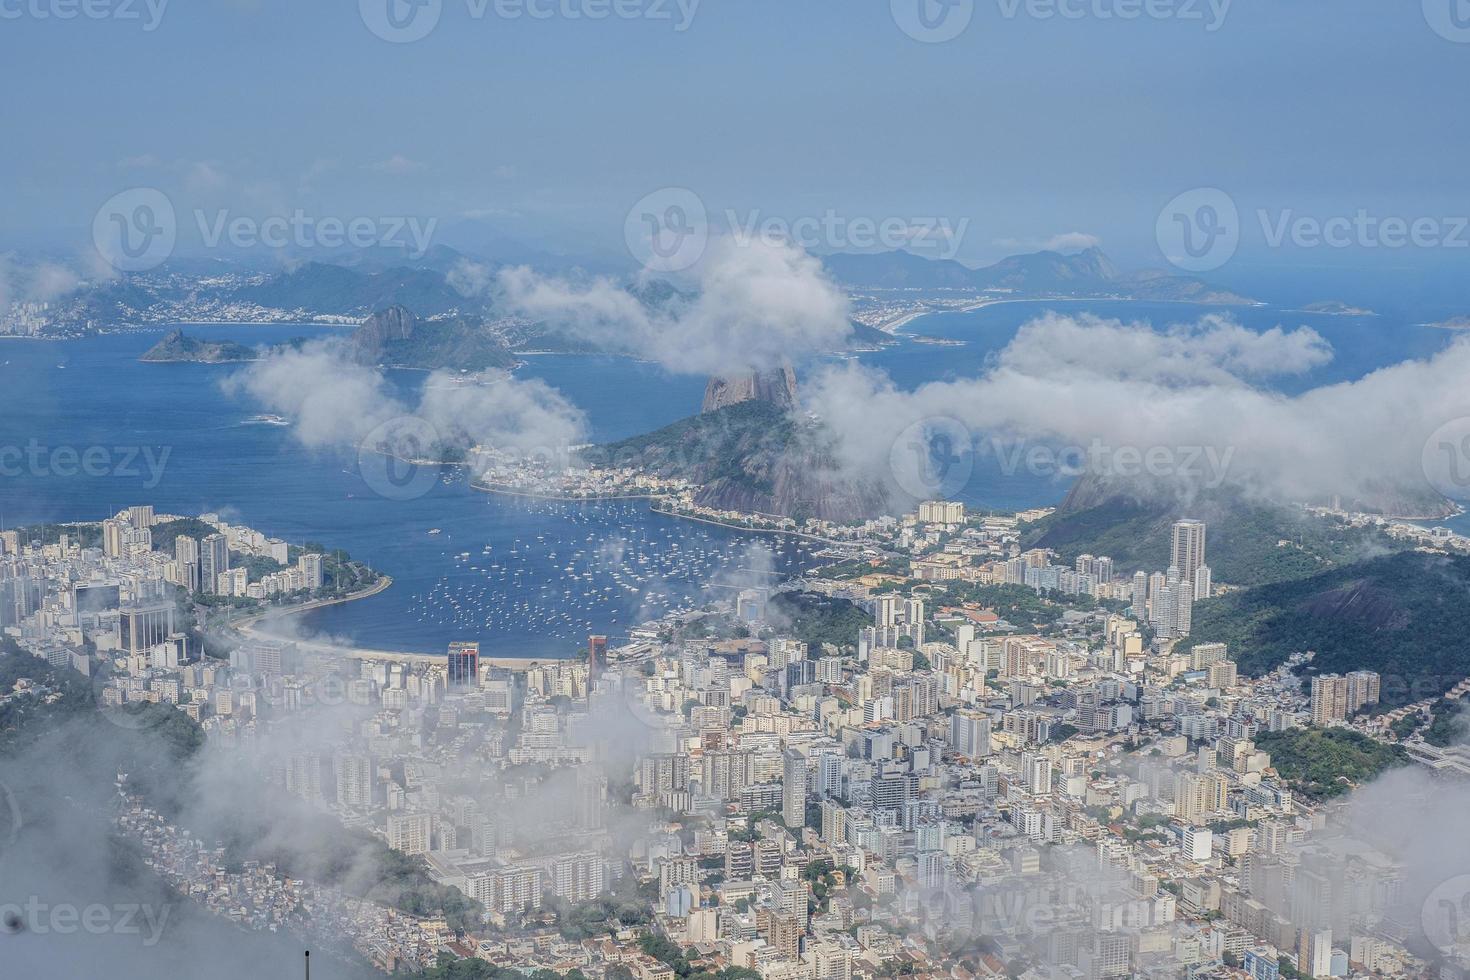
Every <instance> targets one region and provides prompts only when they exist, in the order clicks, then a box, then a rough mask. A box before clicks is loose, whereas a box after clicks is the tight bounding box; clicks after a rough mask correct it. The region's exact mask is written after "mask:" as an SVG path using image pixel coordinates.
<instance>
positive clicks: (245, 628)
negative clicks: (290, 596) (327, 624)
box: [229, 574, 393, 634]
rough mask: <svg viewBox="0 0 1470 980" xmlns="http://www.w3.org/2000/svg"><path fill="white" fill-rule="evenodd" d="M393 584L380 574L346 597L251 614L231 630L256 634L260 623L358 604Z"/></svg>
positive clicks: (335, 597) (389, 578)
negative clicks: (316, 610)
mask: <svg viewBox="0 0 1470 980" xmlns="http://www.w3.org/2000/svg"><path fill="white" fill-rule="evenodd" d="M392 584H393V576H391V575H383V574H379V575H378V580H377V581H376V582H374V583H373V584H372V585H370V586H368V587H367V588H365V589H359V590H358V591H356V592H349V593H347V594H346V595H340V596H332V597H331V598H329V599H312V600H311V601H310V602H303V603H301V605H299V606H288V607H286V608H284V609H270V610H267V611H265V612H259V613H251V614H250V615H249V616H244V617H242V618H240V619H238V620H235V621H233V622H231V623H230V624H229V625H230V628H231V629H235V630H238V631H240V632H241V633H246V634H249V633H252V632H254V631H255V628H256V627H257V626H258V625H259V624H260V623H263V622H265V621H267V620H271V619H287V618H289V617H291V616H296V615H299V614H300V613H305V612H311V611H312V610H313V609H325V608H326V607H327V606H338V605H341V604H342V603H344V602H356V601H357V600H358V599H367V598H370V597H372V596H375V595H377V594H378V593H379V592H382V591H383V590H385V589H387V588H388V586H390V585H392Z"/></svg>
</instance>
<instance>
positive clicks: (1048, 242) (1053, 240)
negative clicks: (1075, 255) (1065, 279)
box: [995, 231, 1102, 252]
mask: <svg viewBox="0 0 1470 980" xmlns="http://www.w3.org/2000/svg"><path fill="white" fill-rule="evenodd" d="M995 244H996V245H999V246H1000V247H1001V248H1008V249H1013V250H1015V251H1018V252H1081V251H1083V250H1085V249H1089V248H1097V247H1098V246H1100V245H1101V244H1102V239H1101V238H1098V237H1097V236H1096V235H1093V234H1090V233H1088V232H1085V231H1064V232H1061V233H1060V234H1056V235H1052V236H1051V237H1050V238H1041V239H1036V238H1000V239H997V240H996V242H995Z"/></svg>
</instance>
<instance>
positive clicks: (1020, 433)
mask: <svg viewBox="0 0 1470 980" xmlns="http://www.w3.org/2000/svg"><path fill="white" fill-rule="evenodd" d="M1330 358H1331V349H1330V347H1329V345H1328V344H1327V343H1326V341H1325V340H1323V338H1322V337H1321V336H1320V335H1318V334H1317V333H1315V332H1314V331H1312V330H1309V329H1305V328H1302V329H1296V330H1282V329H1280V328H1276V329H1273V330H1269V331H1266V332H1262V333H1257V332H1254V331H1250V330H1247V329H1245V328H1244V327H1241V326H1240V325H1238V324H1236V323H1234V322H1233V321H1231V320H1229V319H1224V318H1218V317H1210V318H1206V319H1204V320H1202V321H1200V322H1199V323H1198V324H1196V325H1194V326H1192V327H1187V328H1174V329H1170V330H1166V331H1162V332H1160V331H1156V330H1154V329H1152V328H1151V327H1150V326H1148V325H1147V324H1138V323H1134V324H1128V323H1122V322H1119V321H1116V320H1103V319H1100V318H1097V317H1092V316H1079V317H1066V316H1058V315H1055V314H1051V315H1047V316H1044V317H1042V318H1040V319H1038V320H1036V321H1033V322H1032V323H1029V324H1027V325H1026V326H1025V327H1023V328H1022V329H1021V330H1020V331H1019V332H1018V333H1017V335H1016V336H1015V338H1014V339H1013V340H1012V341H1011V343H1010V344H1009V345H1007V346H1006V347H1005V348H1004V349H1003V350H1002V351H1001V352H1000V353H999V354H998V355H997V356H996V357H995V358H994V360H993V362H992V365H991V366H990V368H989V369H988V370H987V371H986V372H985V373H983V374H982V375H980V376H979V377H975V378H967V379H960V380H954V381H943V382H931V383H929V384H925V385H921V386H920V387H919V388H917V389H916V390H914V391H911V392H910V391H903V390H900V389H899V388H898V387H897V386H896V385H895V384H894V383H893V381H892V379H891V378H889V377H888V376H887V375H886V374H884V373H883V372H880V371H875V370H872V369H867V368H863V367H859V366H844V367H840V368H835V369H832V370H829V371H827V372H824V373H823V374H821V375H820V376H818V377H817V378H815V379H814V380H813V381H812V382H810V383H808V384H807V385H806V389H805V395H806V399H807V403H808V407H809V408H811V409H812V410H813V411H815V412H816V413H818V414H819V415H820V416H821V417H822V418H823V419H824V420H825V421H826V422H827V423H828V424H829V425H831V426H832V428H833V429H834V431H835V432H836V433H837V434H838V435H839V436H840V437H841V441H842V453H843V457H844V460H845V462H846V463H847V464H848V465H849V466H850V467H851V468H852V469H853V471H854V473H855V474H858V475H863V476H868V477H880V478H884V479H887V480H889V481H890V482H893V481H894V480H895V479H896V480H897V482H898V483H899V484H900V485H907V486H912V485H913V483H914V480H913V479H912V474H903V473H895V472H894V466H895V459H897V458H902V457H903V454H895V453H894V452H893V450H894V447H895V445H897V444H899V443H901V442H902V440H903V439H904V438H906V433H909V432H911V431H912V430H913V427H915V426H916V425H921V424H924V423H926V420H927V421H928V422H931V423H932V422H934V421H935V420H941V421H940V422H939V424H940V425H942V426H948V429H949V431H950V433H951V434H953V433H955V432H959V433H963V435H964V437H966V438H969V437H971V436H973V438H974V439H975V440H976V442H977V443H978V445H976V447H975V448H976V451H977V452H979V451H983V450H984V449H985V444H984V440H986V439H991V438H994V439H1003V440H1021V441H1026V442H1031V443H1045V444H1049V445H1062V446H1072V447H1080V448H1081V449H1084V450H1089V449H1092V448H1094V447H1096V446H1099V445H1100V446H1102V447H1104V448H1105V449H1106V450H1107V451H1108V452H1109V453H1112V454H1116V452H1117V451H1118V450H1124V449H1126V450H1128V451H1136V452H1138V453H1148V452H1150V451H1153V450H1161V451H1163V452H1165V453H1173V454H1174V457H1173V458H1174V460H1175V461H1176V462H1177V461H1178V460H1180V459H1181V458H1182V457H1183V456H1184V455H1186V454H1189V453H1193V452H1196V451H1197V452H1198V453H1199V454H1200V455H1199V458H1200V459H1207V458H1211V457H1212V458H1213V459H1215V460H1216V461H1217V462H1218V464H1219V467H1221V468H1222V471H1221V473H1220V474H1219V476H1220V477H1221V478H1222V480H1223V482H1228V483H1230V484H1234V485H1238V486H1243V487H1246V488H1248V489H1252V490H1256V491H1259V492H1262V493H1266V494H1269V495H1272V496H1276V497H1282V498H1286V499H1291V500H1306V499H1322V498H1326V497H1328V496H1330V495H1332V494H1341V495H1343V497H1344V498H1347V499H1351V498H1353V497H1355V496H1361V497H1362V498H1363V499H1373V498H1374V496H1375V495H1378V496H1381V495H1382V494H1383V491H1384V490H1385V488H1387V487H1393V488H1395V489H1396V490H1401V489H1409V490H1419V491H1424V490H1428V489H1429V487H1430V486H1431V485H1433V486H1435V487H1439V488H1440V489H1442V490H1443V489H1445V488H1446V487H1453V486H1454V485H1455V484H1456V481H1457V479H1458V478H1461V477H1463V476H1465V474H1462V473H1460V472H1459V469H1457V468H1456V467H1457V466H1458V467H1459V468H1461V469H1463V468H1464V467H1466V466H1470V456H1467V455H1466V453H1465V452H1464V451H1463V450H1464V448H1465V447H1466V446H1470V442H1462V441H1461V437H1460V436H1457V435H1456V432H1458V430H1457V429H1456V428H1455V424H1454V423H1455V420H1464V419H1467V418H1470V389H1467V388H1466V387H1465V385H1464V383H1463V379H1464V378H1465V377H1466V372H1467V371H1470V338H1465V339H1459V340H1456V341H1455V342H1453V343H1452V344H1451V345H1450V346H1449V347H1448V348H1447V349H1445V350H1444V351H1443V352H1441V353H1439V354H1437V355H1435V356H1433V357H1431V358H1428V359H1425V360H1414V361H1405V362H1402V363H1399V364H1395V365H1392V366H1390V367H1386V368H1383V369H1381V370H1378V371H1375V372H1373V373H1371V374H1368V375H1366V376H1364V377H1362V378H1360V379H1357V380H1355V381H1350V382H1344V383H1340V384H1333V385H1326V386H1323V387H1319V388H1315V389H1312V390H1309V391H1306V392H1304V393H1302V394H1300V395H1295V396H1288V395H1284V394H1281V393H1279V392H1275V391H1272V390H1269V389H1268V388H1266V387H1264V386H1263V385H1264V384H1265V382H1267V381H1269V380H1270V379H1272V378H1273V377H1282V376H1288V375H1300V374H1303V373H1305V372H1308V371H1310V370H1312V369H1313V368H1316V367H1319V366H1321V365H1322V364H1324V363H1326V362H1327V361H1328V360H1329V359H1330ZM943 420H948V421H943ZM1447 424H1449V429H1448V430H1447V429H1445V428H1444V427H1445V426H1446V425H1447ZM1437 430H1438V431H1437ZM1446 432H1448V435H1445V433H1446ZM1462 435H1463V436H1464V437H1466V438H1467V439H1470V422H1467V423H1465V432H1464V433H1463V434H1462ZM1431 437H1434V438H1433V439H1432V438H1431ZM1436 444H1443V445H1444V446H1445V447H1447V449H1446V451H1445V452H1444V453H1440V452H1437V451H1435V446H1436ZM1426 447H1428V450H1426ZM1083 455H1084V454H1082V453H1078V454H1077V457H1078V458H1082V457H1083ZM1108 458H1113V457H1112V456H1109V457H1108ZM1426 466H1428V467H1429V473H1428V476H1427V477H1426ZM1202 475H1203V474H1201V473H1193V474H1189V473H1186V474H1183V476H1184V477H1185V478H1184V479H1181V480H1180V481H1179V483H1180V485H1181V486H1182V487H1183V488H1184V489H1199V485H1200V482H1201V479H1200V478H1201V476H1202ZM1156 476H1160V475H1159V474H1156ZM1161 476H1162V478H1163V479H1165V480H1168V479H1169V477H1170V474H1167V473H1165V474H1162V475H1161ZM906 477H908V479H906ZM1431 480H1432V481H1433V483H1432V484H1431Z"/></svg>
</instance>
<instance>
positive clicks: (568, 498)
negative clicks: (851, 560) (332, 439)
mask: <svg viewBox="0 0 1470 980" xmlns="http://www.w3.org/2000/svg"><path fill="white" fill-rule="evenodd" d="M470 488H471V489H473V490H478V491H480V492H481V493H494V494H499V495H501V496H504V497H525V498H527V499H530V500H556V501H561V502H563V503H573V504H576V503H597V502H600V501H604V500H650V501H658V500H662V499H663V498H662V497H660V496H658V495H657V494H651V493H628V494H588V495H586V496H572V495H570V494H558V493H533V492H531V491H529V490H510V489H506V488H502V487H498V486H493V485H491V484H486V483H471V484H470ZM648 509H649V511H650V512H652V513H654V514H662V515H663V516H664V517H675V518H678V519H680V520H685V521H695V522H697V523H699V524H709V525H711V526H712V527H722V528H725V529H726V530H730V531H745V532H748V533H750V534H783V535H786V536H787V537H792V538H802V539H805V540H807V541H815V542H817V543H819V544H829V545H844V544H851V543H852V542H850V541H838V540H836V539H834V538H823V537H819V536H817V535H815V534H808V533H806V532H805V531H792V530H790V529H788V528H780V527H749V526H748V525H745V524H731V523H729V522H728V521H719V520H715V519H714V518H712V517H697V516H695V515H693V514H684V513H680V512H679V511H676V510H664V509H663V508H662V507H656V506H653V505H650V506H649V508H648Z"/></svg>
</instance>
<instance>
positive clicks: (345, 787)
mask: <svg viewBox="0 0 1470 980" xmlns="http://www.w3.org/2000/svg"><path fill="white" fill-rule="evenodd" d="M332 768H333V769H335V770H336V776H337V802H338V803H340V804H342V805H343V806H346V807H351V808H352V809H354V810H366V809H367V808H368V807H370V806H372V803H373V760H372V759H371V758H369V757H368V756H366V755H356V754H352V753H346V752H344V753H340V754H338V755H337V757H336V758H335V759H333V760H332Z"/></svg>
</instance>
